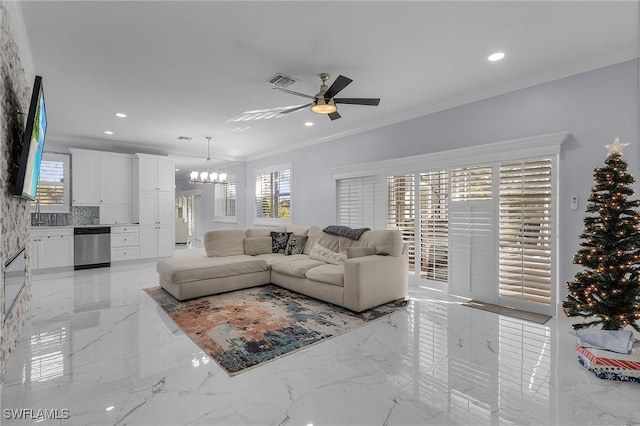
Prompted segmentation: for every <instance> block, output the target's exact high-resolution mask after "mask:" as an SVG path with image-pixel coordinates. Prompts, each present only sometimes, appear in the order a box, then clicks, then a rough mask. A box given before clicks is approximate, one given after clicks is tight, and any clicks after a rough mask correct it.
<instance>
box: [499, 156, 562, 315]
mask: <svg viewBox="0 0 640 426" xmlns="http://www.w3.org/2000/svg"><path fill="white" fill-rule="evenodd" d="M551 183H552V181H551V160H550V159H544V160H538V161H526V162H517V163H506V164H501V165H500V231H499V235H500V251H499V285H500V291H499V293H500V296H503V297H509V298H515V299H520V300H524V301H529V302H537V303H544V304H550V303H551V214H552V211H551V199H552V194H551Z"/></svg>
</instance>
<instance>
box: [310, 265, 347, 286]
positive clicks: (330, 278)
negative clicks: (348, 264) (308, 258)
mask: <svg viewBox="0 0 640 426" xmlns="http://www.w3.org/2000/svg"><path fill="white" fill-rule="evenodd" d="M305 276H306V277H307V278H308V279H310V280H313V281H320V282H322V283H327V284H333V285H337V286H340V287H344V263H341V264H340V265H327V264H325V265H320V266H316V267H315V268H311V269H309V270H308V271H307V273H306V275H305Z"/></svg>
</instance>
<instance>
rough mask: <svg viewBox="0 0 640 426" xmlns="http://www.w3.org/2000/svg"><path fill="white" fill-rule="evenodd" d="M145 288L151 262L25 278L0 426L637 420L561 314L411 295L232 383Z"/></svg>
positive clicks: (637, 395) (624, 389)
mask: <svg viewBox="0 0 640 426" xmlns="http://www.w3.org/2000/svg"><path fill="white" fill-rule="evenodd" d="M201 252H202V249H201V248H186V249H181V250H178V251H176V255H177V256H188V255H190V254H193V253H201ZM155 285H157V274H156V272H155V262H154V261H140V262H135V263H123V264H115V265H113V266H112V267H111V268H101V269H93V270H84V271H75V272H74V271H61V272H60V271H58V272H54V273H45V274H41V273H37V274H35V275H34V280H33V289H32V294H33V297H32V306H31V312H30V316H29V318H28V319H27V320H26V322H25V324H24V327H23V329H22V334H21V336H20V339H19V343H18V346H17V348H16V351H15V352H14V354H13V355H12V358H11V359H10V360H9V370H8V374H7V377H6V379H5V382H4V383H3V384H2V385H1V406H0V407H1V408H2V410H1V413H0V414H1V415H2V418H1V419H0V424H2V425H33V424H38V425H45V424H51V425H292V426H293V425H296V426H297V425H303V426H304V425H314V426H327V425H389V426H391V425H466V424H470V425H484V424H486V425H558V424H567V425H585V424H591V425H600V424H626V425H632V424H640V403H639V401H640V385H638V384H634V383H620V382H610V381H604V380H600V379H598V378H596V377H595V376H593V375H592V374H591V373H589V372H588V371H587V370H585V369H584V368H583V367H581V366H580V365H579V364H578V362H577V355H576V352H575V347H574V346H575V338H574V337H573V336H572V335H571V334H569V329H570V322H569V320H567V319H565V318H553V319H552V320H550V321H549V322H548V323H547V324H545V325H540V324H535V323H530V322H527V321H522V320H517V319H513V318H509V317H503V316H499V315H497V314H493V313H489V312H484V311H480V310H477V309H471V308H468V307H465V306H462V305H461V303H462V300H460V299H458V298H456V297H452V296H447V295H446V294H443V293H441V292H436V291H432V290H429V289H425V288H421V287H418V286H415V287H411V288H410V297H411V303H410V304H409V306H408V309H407V310H406V311H403V312H398V313H395V314H393V315H391V316H389V317H387V318H383V319H381V320H379V321H375V322H373V323H369V324H367V325H365V326H363V327H361V328H359V329H356V330H354V331H351V332H349V333H346V334H344V335H340V336H337V337H335V338H332V339H329V340H327V341H324V342H322V343H320V344H317V345H314V346H311V347H308V348H305V349H303V350H300V351H298V352H296V353H294V354H291V355H289V356H285V357H282V358H280V359H277V360H275V361H272V362H269V363H266V364H264V365H261V366H259V367H256V368H253V369H251V370H249V371H247V372H244V373H241V374H239V375H237V376H234V377H229V376H228V375H227V374H226V373H225V372H224V371H223V370H222V369H221V368H220V367H219V366H218V365H217V364H216V363H215V362H214V361H213V360H211V359H209V358H208V357H207V356H206V354H204V353H203V352H202V351H201V350H200V349H199V348H198V347H197V346H196V345H195V344H194V343H193V342H192V341H191V340H190V339H189V338H188V337H186V336H185V335H184V333H182V331H180V329H179V328H178V327H177V326H176V325H175V324H174V323H173V321H172V320H170V319H169V317H168V316H167V315H166V313H165V312H164V311H163V310H162V309H160V308H159V307H158V306H157V304H156V303H155V302H154V301H153V300H152V299H151V298H149V297H148V296H147V295H146V293H144V292H143V291H142V289H143V288H145V287H150V286H155ZM24 409H30V410H32V412H29V411H24ZM20 410H22V411H20ZM38 410H49V412H48V413H49V415H52V414H53V415H56V416H57V417H58V418H57V419H38V418H35V416H37V414H38ZM12 412H13V413H21V414H22V415H23V416H24V417H26V418H23V419H15V418H12V419H9V418H8V417H10V415H9V414H10V413H12Z"/></svg>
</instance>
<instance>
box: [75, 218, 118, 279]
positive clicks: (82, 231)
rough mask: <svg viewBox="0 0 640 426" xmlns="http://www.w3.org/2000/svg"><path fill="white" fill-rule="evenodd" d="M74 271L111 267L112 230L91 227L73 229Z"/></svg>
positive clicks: (104, 227) (106, 227)
mask: <svg viewBox="0 0 640 426" xmlns="http://www.w3.org/2000/svg"><path fill="white" fill-rule="evenodd" d="M73 254H74V256H73V269H76V270H77V269H89V268H102V267H105V266H110V265H111V228H110V227H108V226H91V227H86V228H74V229H73Z"/></svg>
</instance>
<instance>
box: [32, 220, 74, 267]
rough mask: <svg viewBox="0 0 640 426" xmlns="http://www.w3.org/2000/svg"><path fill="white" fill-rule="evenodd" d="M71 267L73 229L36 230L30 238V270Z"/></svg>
mask: <svg viewBox="0 0 640 426" xmlns="http://www.w3.org/2000/svg"><path fill="white" fill-rule="evenodd" d="M61 266H73V229H72V228H60V229H53V230H52V229H46V230H45V229H37V230H32V236H31V269H45V268H58V267H61Z"/></svg>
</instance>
